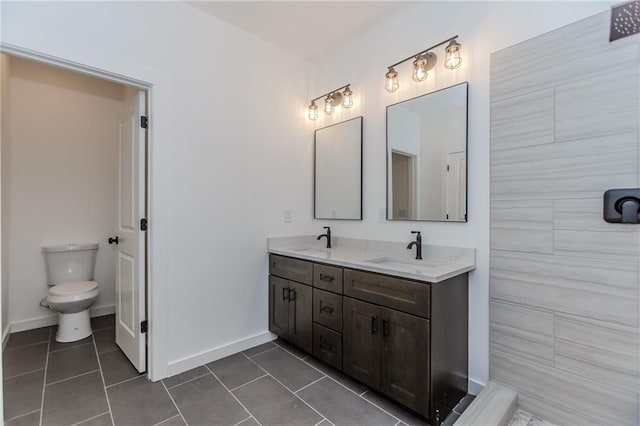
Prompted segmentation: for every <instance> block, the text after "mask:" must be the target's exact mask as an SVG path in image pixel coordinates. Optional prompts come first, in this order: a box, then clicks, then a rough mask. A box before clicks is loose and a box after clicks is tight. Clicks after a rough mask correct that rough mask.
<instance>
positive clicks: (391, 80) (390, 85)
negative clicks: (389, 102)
mask: <svg viewBox="0 0 640 426" xmlns="http://www.w3.org/2000/svg"><path fill="white" fill-rule="evenodd" d="M385 77H386V78H387V83H386V84H385V85H384V88H385V89H387V92H389V93H393V92H395V91H396V90H398V87H400V85H399V84H398V73H397V72H396V70H394V69H393V68H389V71H388V72H387V73H386V74H385Z"/></svg>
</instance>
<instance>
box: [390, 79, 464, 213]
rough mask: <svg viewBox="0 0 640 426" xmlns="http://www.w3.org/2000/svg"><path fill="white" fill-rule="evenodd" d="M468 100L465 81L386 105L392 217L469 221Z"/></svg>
mask: <svg viewBox="0 0 640 426" xmlns="http://www.w3.org/2000/svg"><path fill="white" fill-rule="evenodd" d="M467 98H468V83H466V82H465V83H461V84H458V85H455V86H451V87H448V88H446V89H442V90H438V91H436V92H433V93H429V94H427V95H423V96H419V97H417V98H413V99H409V100H407V101H404V102H400V103H397V104H394V105H389V106H388V107H387V218H388V219H389V220H429V221H445V222H466V221H467Z"/></svg>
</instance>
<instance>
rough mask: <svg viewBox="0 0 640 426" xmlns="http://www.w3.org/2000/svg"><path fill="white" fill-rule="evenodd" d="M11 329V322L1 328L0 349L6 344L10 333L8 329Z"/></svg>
mask: <svg viewBox="0 0 640 426" xmlns="http://www.w3.org/2000/svg"><path fill="white" fill-rule="evenodd" d="M10 330H11V324H7V326H6V327H5V329H4V330H2V350H4V348H5V346H7V342H8V341H9V335H10V334H11V333H10V332H9V331H10Z"/></svg>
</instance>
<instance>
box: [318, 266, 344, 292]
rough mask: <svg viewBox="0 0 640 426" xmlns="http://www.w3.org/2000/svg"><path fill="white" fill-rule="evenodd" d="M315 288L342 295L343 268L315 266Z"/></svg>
mask: <svg viewBox="0 0 640 426" xmlns="http://www.w3.org/2000/svg"><path fill="white" fill-rule="evenodd" d="M313 286H314V287H318V288H321V289H323V290H327V291H332V292H334V293H340V294H342V268H337V267H335V266H327V265H319V264H317V263H315V264H314V265H313Z"/></svg>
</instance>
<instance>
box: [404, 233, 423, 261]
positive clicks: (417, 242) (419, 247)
mask: <svg viewBox="0 0 640 426" xmlns="http://www.w3.org/2000/svg"><path fill="white" fill-rule="evenodd" d="M411 233H412V234H418V235H417V236H416V240H415V241H411V242H410V243H409V245H408V246H407V249H408V250H411V249H412V248H413V246H416V259H417V260H422V235H421V234H420V231H411Z"/></svg>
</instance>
